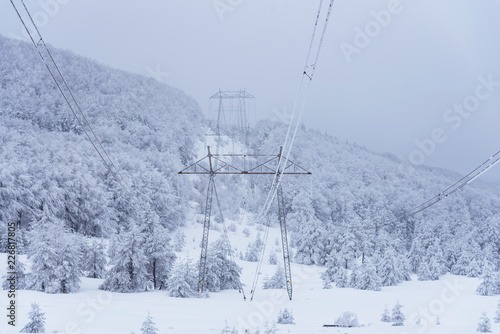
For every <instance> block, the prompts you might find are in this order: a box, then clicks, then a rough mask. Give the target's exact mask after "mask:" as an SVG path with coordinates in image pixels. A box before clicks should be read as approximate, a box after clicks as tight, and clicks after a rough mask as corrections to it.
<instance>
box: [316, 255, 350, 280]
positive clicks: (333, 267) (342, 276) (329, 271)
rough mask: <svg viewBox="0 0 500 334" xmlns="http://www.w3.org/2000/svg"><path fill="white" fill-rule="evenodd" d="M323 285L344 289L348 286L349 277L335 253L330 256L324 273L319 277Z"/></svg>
mask: <svg viewBox="0 0 500 334" xmlns="http://www.w3.org/2000/svg"><path fill="white" fill-rule="evenodd" d="M321 279H322V280H323V283H325V284H330V283H334V284H335V285H336V286H337V288H346V287H348V286H349V284H350V276H349V272H348V271H347V269H345V266H344V263H343V262H342V261H341V260H340V258H339V257H338V256H337V253H334V254H330V256H329V258H328V260H327V263H326V271H325V272H324V273H323V274H322V275H321Z"/></svg>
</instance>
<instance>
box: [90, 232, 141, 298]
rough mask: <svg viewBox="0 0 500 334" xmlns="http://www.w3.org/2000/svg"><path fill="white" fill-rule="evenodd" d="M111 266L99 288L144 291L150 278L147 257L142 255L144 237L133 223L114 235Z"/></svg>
mask: <svg viewBox="0 0 500 334" xmlns="http://www.w3.org/2000/svg"><path fill="white" fill-rule="evenodd" d="M114 238H115V240H114V243H113V244H114V245H115V247H116V249H115V250H114V252H113V254H114V256H113V257H112V258H111V263H112V264H113V268H111V269H110V270H109V271H108V273H107V274H106V279H105V280H104V282H103V283H102V284H101V286H99V289H101V290H107V291H114V292H137V291H144V290H146V287H147V285H148V283H149V282H150V278H149V277H148V273H147V264H148V263H147V259H146V256H145V255H144V250H143V247H144V237H143V235H142V234H141V233H139V229H138V228H137V227H136V226H135V225H134V226H132V227H131V229H130V230H129V231H126V232H122V233H121V234H117V235H115V236H114Z"/></svg>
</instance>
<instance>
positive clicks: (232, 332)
mask: <svg viewBox="0 0 500 334" xmlns="http://www.w3.org/2000/svg"><path fill="white" fill-rule="evenodd" d="M221 334H238V330H237V329H236V328H234V327H233V328H231V327H229V325H228V324H227V320H226V326H224V328H223V329H222V331H221Z"/></svg>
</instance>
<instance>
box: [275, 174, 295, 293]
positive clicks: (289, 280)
mask: <svg viewBox="0 0 500 334" xmlns="http://www.w3.org/2000/svg"><path fill="white" fill-rule="evenodd" d="M277 197H278V215H279V217H280V229H281V245H282V247H283V260H284V263H285V279H286V290H287V292H288V297H289V298H290V300H292V270H291V268H290V254H289V252H288V237H287V232H286V220H285V201H284V199H283V189H282V188H281V184H279V185H278V190H277Z"/></svg>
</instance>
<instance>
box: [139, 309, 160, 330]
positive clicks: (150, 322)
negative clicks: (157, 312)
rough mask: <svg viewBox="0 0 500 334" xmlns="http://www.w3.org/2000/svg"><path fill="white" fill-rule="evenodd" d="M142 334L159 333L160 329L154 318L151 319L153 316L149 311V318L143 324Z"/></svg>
mask: <svg viewBox="0 0 500 334" xmlns="http://www.w3.org/2000/svg"><path fill="white" fill-rule="evenodd" d="M141 333H142V334H157V333H158V328H156V327H155V323H154V322H153V318H152V317H151V314H149V311H148V316H147V317H146V320H144V322H143V323H142V327H141Z"/></svg>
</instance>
